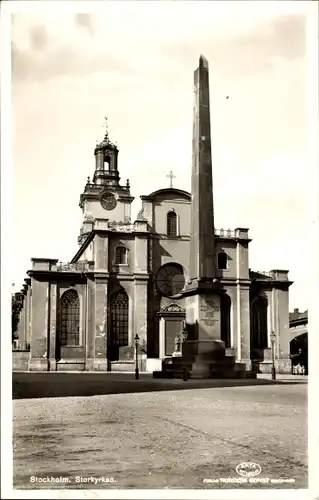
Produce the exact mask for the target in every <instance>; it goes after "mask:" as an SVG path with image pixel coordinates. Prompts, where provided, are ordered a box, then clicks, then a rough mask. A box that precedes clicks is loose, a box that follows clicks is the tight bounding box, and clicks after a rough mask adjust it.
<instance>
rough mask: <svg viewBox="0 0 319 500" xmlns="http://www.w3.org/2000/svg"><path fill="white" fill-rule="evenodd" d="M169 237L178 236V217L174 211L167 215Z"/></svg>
mask: <svg viewBox="0 0 319 500" xmlns="http://www.w3.org/2000/svg"><path fill="white" fill-rule="evenodd" d="M167 236H177V215H176V213H175V212H173V211H171V212H168V214H167Z"/></svg>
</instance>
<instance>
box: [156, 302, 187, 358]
mask: <svg viewBox="0 0 319 500" xmlns="http://www.w3.org/2000/svg"><path fill="white" fill-rule="evenodd" d="M158 318H159V358H161V359H163V358H165V357H166V356H172V354H173V352H174V351H175V338H176V337H177V335H179V334H180V333H181V332H182V330H183V325H184V321H185V311H184V309H182V308H181V307H180V306H179V305H178V304H170V305H169V306H167V307H166V308H164V309H162V310H161V311H159V313H158Z"/></svg>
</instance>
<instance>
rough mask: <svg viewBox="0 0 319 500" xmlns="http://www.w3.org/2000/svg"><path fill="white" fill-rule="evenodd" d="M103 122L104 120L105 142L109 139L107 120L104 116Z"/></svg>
mask: <svg viewBox="0 0 319 500" xmlns="http://www.w3.org/2000/svg"><path fill="white" fill-rule="evenodd" d="M104 120H105V123H104V127H105V136H104V140H107V139H108V138H109V132H108V123H107V120H108V118H107V117H106V116H104Z"/></svg>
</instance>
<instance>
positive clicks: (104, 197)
mask: <svg viewBox="0 0 319 500" xmlns="http://www.w3.org/2000/svg"><path fill="white" fill-rule="evenodd" d="M100 200H101V205H102V207H103V208H104V209H105V210H114V208H115V207H116V205H117V201H116V197H115V196H114V194H113V193H109V192H106V191H104V193H102V194H101V198H100Z"/></svg>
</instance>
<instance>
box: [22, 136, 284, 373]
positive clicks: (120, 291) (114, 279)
mask: <svg viewBox="0 0 319 500" xmlns="http://www.w3.org/2000/svg"><path fill="white" fill-rule="evenodd" d="M94 154H95V171H94V175H93V178H92V180H90V179H89V178H88V180H87V183H86V185H85V188H84V190H83V193H82V194H81V196H80V207H81V209H82V212H83V223H82V226H81V228H80V234H79V238H78V244H79V248H78V250H77V251H76V253H75V255H74V256H73V258H72V259H71V260H70V262H68V263H61V262H59V261H58V259H46V258H33V259H32V269H30V270H29V271H28V275H29V277H28V278H27V279H26V280H25V285H24V287H23V290H22V292H21V293H22V297H23V301H22V307H21V310H20V321H19V326H18V338H19V340H18V347H19V349H29V354H28V369H29V370H38V371H56V370H61V371H65V370H72V371H73V370H88V371H94V370H102V371H110V370H111V371H133V370H134V367H135V361H134V360H135V337H136V335H138V338H139V359H140V368H141V369H142V370H145V371H153V370H160V369H161V362H162V360H163V359H164V358H167V357H169V356H172V354H173V352H174V349H175V337H176V335H178V334H179V333H180V332H181V330H182V328H183V324H184V322H185V313H186V311H185V306H186V304H185V300H186V299H185V298H184V296H183V293H182V291H183V289H184V288H185V286H186V285H187V282H188V279H189V254H190V249H189V245H190V219H191V217H190V215H191V214H190V209H191V195H190V193H188V192H186V191H183V190H180V189H177V188H174V187H170V188H165V189H159V190H157V191H154V192H152V193H151V194H149V195H145V196H141V210H140V211H139V213H138V216H137V218H136V220H132V218H131V204H132V201H133V200H134V198H133V196H132V194H131V192H130V185H129V181H127V182H126V184H124V185H122V184H121V183H120V175H119V150H118V148H117V146H116V145H115V144H113V143H112V142H111V140H110V138H109V136H108V133H106V135H105V138H104V140H103V141H102V142H101V143H100V144H99V145H97V146H96V148H95V152H94ZM203 217H205V214H203ZM214 231H215V241H216V251H215V254H214V255H211V258H212V259H215V268H216V273H217V276H218V278H219V279H220V282H221V285H222V287H223V289H224V290H225V293H224V294H223V296H222V300H221V305H220V308H221V335H222V340H223V341H224V343H225V346H226V353H227V354H229V355H232V356H235V358H236V361H238V362H241V363H245V364H246V366H247V369H251V367H253V368H256V369H258V370H260V371H261V372H270V371H271V366H272V348H271V346H272V343H271V334H272V336H273V337H274V336H275V337H274V338H275V342H274V344H273V348H274V357H275V364H276V367H277V370H278V371H279V372H281V373H285V372H287V373H290V360H289V342H290V333H289V303H288V296H289V286H290V285H291V282H290V281H289V279H288V271H285V270H272V271H270V272H269V273H259V272H254V271H252V270H251V269H250V268H249V244H250V242H251V239H250V238H249V234H248V229H246V228H236V229H233V230H230V229H228V230H224V229H219V230H216V229H215V230H214Z"/></svg>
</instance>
